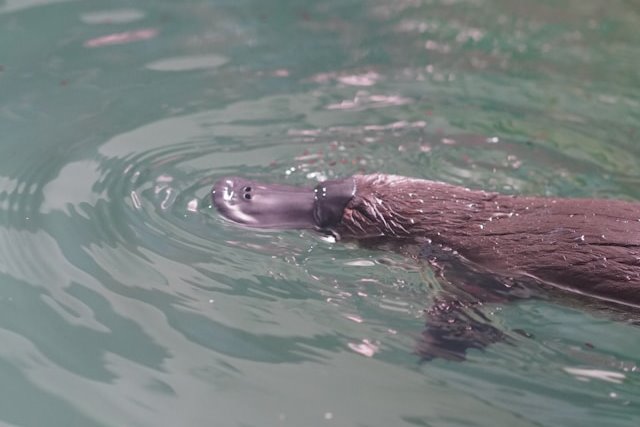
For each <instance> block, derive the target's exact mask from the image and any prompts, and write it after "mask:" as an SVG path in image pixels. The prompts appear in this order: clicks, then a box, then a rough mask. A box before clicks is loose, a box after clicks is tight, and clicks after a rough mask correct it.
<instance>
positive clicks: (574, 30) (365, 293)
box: [0, 0, 640, 426]
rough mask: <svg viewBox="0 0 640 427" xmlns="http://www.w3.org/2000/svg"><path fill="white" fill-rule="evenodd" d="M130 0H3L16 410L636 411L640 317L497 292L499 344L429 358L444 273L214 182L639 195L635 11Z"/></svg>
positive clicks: (8, 293)
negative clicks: (426, 332) (433, 185)
mask: <svg viewBox="0 0 640 427" xmlns="http://www.w3.org/2000/svg"><path fill="white" fill-rule="evenodd" d="M129 6H130V5H127V4H124V3H122V4H121V3H120V2H116V3H114V4H113V5H109V6H105V5H103V4H101V5H96V4H93V3H91V2H79V1H54V0H49V1H24V2H15V1H14V2H12V1H5V2H4V3H3V4H0V49H2V48H3V47H4V48H5V49H6V50H5V51H6V52H7V55H5V56H4V57H3V59H1V60H0V61H1V62H0V85H2V86H1V87H2V88H3V89H2V90H3V101H2V105H0V125H1V127H2V128H3V135H2V136H1V137H0V138H1V139H2V144H3V155H2V156H0V305H1V306H2V307H1V309H0V335H1V336H2V341H3V343H4V345H3V346H1V347H0V375H1V376H2V382H3V385H4V390H5V391H6V393H3V394H2V396H1V397H2V398H0V422H2V423H5V424H8V425H34V426H35V425H82V426H89V425H96V426H98V425H154V426H158V425H211V424H212V423H213V424H220V425H261V426H264V425H324V424H327V423H335V424H337V425H438V426H444V425H487V426H489V425H491V426H493V425H509V426H533V425H567V426H574V425H575V426H578V425H580V426H584V425H594V426H600V425H611V426H632V425H633V426H635V425H637V420H638V417H639V416H640V415H639V414H640V412H638V409H637V405H638V402H639V399H640V396H639V394H638V390H637V387H636V386H637V383H638V378H637V372H636V370H637V369H636V363H637V357H636V355H637V354H638V351H639V350H640V348H639V347H638V342H640V340H638V339H634V337H635V338H640V332H639V331H638V328H637V327H635V326H632V325H629V324H625V323H624V322H613V321H612V320H611V319H610V318H608V317H607V316H606V315H602V314H601V313H593V312H588V311H584V310H581V309H580V308H579V307H567V306H563V305H559V304H555V303H553V302H550V301H531V300H530V301H525V302H522V303H519V304H514V305H491V306H487V307H486V308H485V314H486V315H487V316H488V317H489V318H490V320H491V321H492V323H493V324H494V325H495V326H496V327H497V328H499V329H500V330H502V331H503V332H505V333H508V335H509V336H510V337H511V341H510V342H509V343H498V344H495V345H493V346H490V347H488V348H487V349H486V350H485V351H484V352H481V351H472V352H470V353H469V355H468V360H467V361H465V362H463V363H454V362H444V361H432V362H428V363H422V364H421V363H420V362H419V358H418V356H416V354H415V351H416V347H417V346H418V345H419V339H420V334H421V332H422V330H423V327H424V318H423V310H424V308H425V307H426V305H427V304H428V302H429V301H430V299H431V298H432V297H433V295H434V294H436V293H437V292H440V291H441V289H439V284H438V283H437V280H436V279H435V276H433V272H430V271H429V270H428V269H427V268H426V267H424V266H421V265H417V264H416V263H415V262H413V261H411V260H410V259H407V258H405V257H403V256H401V255H399V254H396V253H391V252H384V251H374V250H366V249H363V248H358V247H355V246H353V245H349V244H342V243H340V242H337V243H336V242H332V241H330V240H327V239H323V238H322V237H320V236H316V235H313V234H311V233H307V232H286V233H277V232H255V231H249V230H246V229H241V228H237V227H234V226H233V225H231V224H229V223H227V222H225V221H224V220H222V219H221V218H220V217H219V216H218V215H216V213H215V212H213V211H212V208H211V202H210V198H209V191H210V187H211V185H212V183H213V182H214V181H215V179H217V178H218V177H220V176H223V175H228V174H236V175H248V176H251V177H255V178H258V179H263V180H268V181H278V182H287V183H293V184H301V185H303V184H304V185H312V184H313V183H314V182H315V181H318V180H324V179H331V178H333V177H337V176H344V175H348V174H352V173H358V172H374V171H382V172H388V173H398V174H404V175H411V176H416V177H424V178H429V179H438V180H445V181H448V182H452V183H457V184H462V185H466V186H470V187H474V188H485V189H490V190H500V191H505V192H510V193H532V194H548V195H560V196H602V197H622V198H635V199H638V198H640V193H639V192H638V184H639V183H640V174H638V172H637V171H638V170H640V168H639V167H638V166H639V164H638V162H639V159H640V153H639V152H638V147H637V144H636V143H635V140H636V139H637V135H638V130H639V128H640V115H638V108H637V107H638V105H640V94H639V93H638V90H637V87H638V75H637V69H638V66H640V64H639V63H638V61H639V60H640V59H639V58H640V54H639V52H638V51H637V50H638V48H637V46H638V45H639V44H638V42H639V41H640V40H638V33H637V31H636V25H635V24H636V22H637V19H638V11H637V9H636V8H634V7H633V6H632V5H630V4H629V3H625V2H622V1H620V2H613V3H611V4H609V5H608V6H607V7H606V8H605V9H603V8H602V6H601V5H600V3H599V2H595V1H594V2H591V1H584V0H580V1H577V0H575V1H569V0H567V1H562V2H560V4H559V5H555V6H554V5H551V4H547V3H540V4H538V3H535V4H532V3H530V2H524V1H501V0H493V1H489V0H487V1H450V0H447V1H435V0H432V1H429V0H425V1H418V0H411V1H396V2H384V1H375V2H361V1H355V0H354V1H348V2H322V3H317V4H316V3H313V2H309V3H304V2H302V3H300V4H298V3H296V4H289V3H287V2H278V3H277V4H273V5H272V4H267V3H263V2H250V1H241V2H238V3H233V4H232V3H224V2H222V3H219V2H206V1H193V2H189V3H188V4H183V3H179V2H178V3H176V2H171V1H154V2H144V1H143V2H137V3H136V6H135V9H131V8H130V7H129ZM109 7H113V9H109ZM149 31H151V32H149ZM16 46H19V49H18V48H16ZM89 47H96V49H89ZM98 47H99V48H98ZM43 52H45V53H46V54H45V53H43ZM514 331H522V332H524V333H523V334H520V333H515V332H514ZM38 408H43V409H42V411H40V410H36V409H38Z"/></svg>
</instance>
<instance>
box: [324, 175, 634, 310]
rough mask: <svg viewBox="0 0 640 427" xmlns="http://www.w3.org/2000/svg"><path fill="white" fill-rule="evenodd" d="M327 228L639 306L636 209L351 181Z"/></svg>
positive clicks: (389, 179) (406, 181)
mask: <svg viewBox="0 0 640 427" xmlns="http://www.w3.org/2000/svg"><path fill="white" fill-rule="evenodd" d="M354 179H355V181H356V194H355V196H354V197H353V198H352V199H351V201H350V202H349V203H348V205H347V207H346V208H345V210H344V213H343V216H342V221H341V223H340V224H339V225H338V226H337V227H336V230H335V231H336V232H337V233H338V234H340V235H341V236H342V237H344V238H355V239H359V240H361V239H375V238H379V237H383V239H385V240H388V239H394V240H407V241H409V240H419V239H423V240H424V239H429V240H430V241H431V242H432V243H433V244H437V245H442V246H444V247H448V248H451V249H452V250H454V251H457V252H458V253H459V254H461V255H462V256H463V257H465V258H467V259H468V260H470V261H472V262H474V263H477V264H478V265H480V266H482V267H484V268H488V269H490V270H491V271H495V272H497V273H501V274H504V275H506V276H510V277H519V276H520V277H528V278H531V277H533V278H535V279H537V280H539V281H541V282H544V283H548V284H553V285H554V286H558V287H561V288H565V289H568V290H572V291H574V292H579V293H582V294H587V295H591V296H595V297H599V298H603V299H608V300H612V301H616V302H620V303H623V304H628V305H636V306H640V203H633V202H625V201H619V200H597V199H561V198H544V197H521V196H507V195H502V194H498V193H489V192H484V191H475V190H469V189H466V188H462V187H458V186H453V185H449V184H445V183H440V182H432V181H426V180H420V179H413V178H406V177H401V176H395V175H382V174H376V175H357V176H355V177H354Z"/></svg>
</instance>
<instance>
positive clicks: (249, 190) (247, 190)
mask: <svg viewBox="0 0 640 427" xmlns="http://www.w3.org/2000/svg"><path fill="white" fill-rule="evenodd" d="M242 190H243V191H244V192H245V193H249V192H251V187H249V186H247V187H244V188H243V189H242ZM249 198H251V197H249Z"/></svg>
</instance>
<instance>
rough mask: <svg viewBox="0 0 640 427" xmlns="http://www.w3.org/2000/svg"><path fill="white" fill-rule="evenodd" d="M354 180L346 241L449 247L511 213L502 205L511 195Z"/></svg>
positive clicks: (417, 182) (387, 179)
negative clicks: (422, 240)
mask: <svg viewBox="0 0 640 427" xmlns="http://www.w3.org/2000/svg"><path fill="white" fill-rule="evenodd" d="M354 178H355V182H356V193H355V196H354V197H353V198H352V199H351V201H350V202H349V203H348V204H347V207H346V208H345V210H344V213H343V216H342V222H341V224H340V227H339V229H338V230H336V231H338V233H339V234H340V235H341V236H343V237H346V238H358V239H362V238H368V237H379V236H385V237H388V238H394V237H397V238H416V237H426V238H429V239H432V240H434V241H436V242H441V243H445V244H446V243H447V240H450V239H452V238H453V239H455V238H456V237H458V238H459V237H462V236H463V235H469V236H471V235H474V234H477V229H478V228H481V227H482V225H483V224H484V223H485V222H486V221H488V220H489V216H491V215H495V214H496V212H497V213H498V214H499V213H500V212H501V211H504V214H505V215H508V214H509V213H510V212H507V211H508V210H509V206H506V205H505V206H501V204H504V203H507V204H508V200H509V197H508V196H500V195H498V194H497V193H488V192H484V191H474V190H469V189H466V188H463V187H457V186H454V185H449V184H445V183H441V182H433V181H426V180H421V179H412V178H406V177H401V176H395V175H356V176H355V177H354ZM501 199H505V200H504V201H503V200H501ZM474 228H475V230H474Z"/></svg>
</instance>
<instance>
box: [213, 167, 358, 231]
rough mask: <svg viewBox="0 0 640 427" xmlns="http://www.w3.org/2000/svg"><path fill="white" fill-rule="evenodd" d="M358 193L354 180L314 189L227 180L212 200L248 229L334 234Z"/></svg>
mask: <svg viewBox="0 0 640 427" xmlns="http://www.w3.org/2000/svg"><path fill="white" fill-rule="evenodd" d="M355 192H356V185H355V180H354V179H353V178H346V179H341V180H334V181H325V182H323V183H321V184H318V185H317V186H316V187H315V188H311V187H295V186H291V185H281V184H263V183H260V182H256V181H251V180H248V179H245V178H240V177H225V178H221V179H220V180H218V181H217V182H216V183H215V184H214V186H213V189H212V191H211V196H212V199H213V205H214V206H215V207H216V209H217V210H218V211H219V212H220V214H221V215H222V216H224V217H225V218H227V219H229V220H231V221H233V222H236V223H239V224H242V225H245V226H248V227H255V228H270V229H315V230H319V231H331V229H332V227H334V226H335V225H337V224H338V223H339V222H340V220H341V218H342V212H343V210H344V208H345V206H346V205H347V203H348V202H349V201H350V200H351V198H352V197H353V196H354V194H355Z"/></svg>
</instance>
